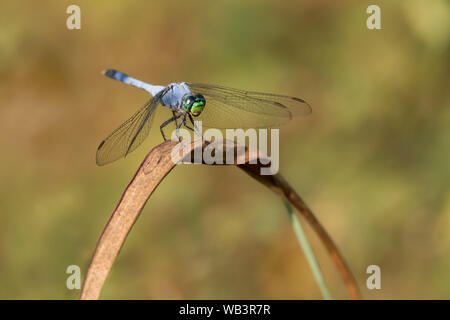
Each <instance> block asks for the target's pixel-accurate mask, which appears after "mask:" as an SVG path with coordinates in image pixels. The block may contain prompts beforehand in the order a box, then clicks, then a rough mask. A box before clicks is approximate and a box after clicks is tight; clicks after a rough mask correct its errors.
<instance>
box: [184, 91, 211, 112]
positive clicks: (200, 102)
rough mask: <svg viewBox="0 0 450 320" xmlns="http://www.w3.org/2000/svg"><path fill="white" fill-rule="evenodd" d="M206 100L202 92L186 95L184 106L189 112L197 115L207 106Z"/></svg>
mask: <svg viewBox="0 0 450 320" xmlns="http://www.w3.org/2000/svg"><path fill="white" fill-rule="evenodd" d="M205 105H206V100H205V97H204V96H202V95H201V94H197V95H195V96H186V97H185V98H184V99H183V104H182V107H183V109H184V110H185V111H186V112H189V113H190V114H192V115H193V116H194V117H197V116H199V115H200V113H202V111H203V109H204V108H205Z"/></svg>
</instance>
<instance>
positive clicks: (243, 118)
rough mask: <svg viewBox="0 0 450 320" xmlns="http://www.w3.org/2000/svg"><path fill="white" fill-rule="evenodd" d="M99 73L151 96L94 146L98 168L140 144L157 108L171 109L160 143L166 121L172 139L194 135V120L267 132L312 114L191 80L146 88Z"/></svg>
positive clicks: (295, 104) (263, 96)
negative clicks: (182, 130) (186, 132)
mask: <svg viewBox="0 0 450 320" xmlns="http://www.w3.org/2000/svg"><path fill="white" fill-rule="evenodd" d="M103 74H104V75H106V76H107V77H109V78H112V79H114V80H118V81H120V82H123V83H126V84H129V85H132V86H134V87H137V88H140V89H143V90H145V91H147V92H148V93H150V95H151V96H152V97H151V98H150V99H149V100H148V101H147V102H146V103H145V105H144V106H143V107H141V109H139V110H138V111H137V112H136V113H135V114H133V115H132V116H131V117H130V118H129V119H128V120H127V121H125V122H124V123H123V124H122V125H121V126H120V127H118V128H117V129H116V130H114V131H113V132H112V133H111V134H110V135H109V136H108V137H106V138H105V139H104V140H103V141H102V142H101V143H100V145H99V147H98V149H97V155H96V162H97V165H99V166H102V165H106V164H108V163H111V162H113V161H116V160H118V159H120V158H122V157H125V156H126V155H128V154H129V153H130V152H132V151H134V150H135V149H136V148H137V147H138V146H139V145H140V144H141V143H142V142H143V141H144V139H145V138H146V137H147V136H148V134H149V132H150V128H151V126H152V121H153V118H154V117H155V110H156V109H157V107H158V106H159V105H162V106H164V107H167V108H169V109H170V110H171V111H172V117H171V118H170V119H167V120H166V121H164V122H163V123H162V124H161V125H160V131H161V135H162V137H163V139H164V140H167V139H166V135H165V134H164V130H163V129H164V127H166V126H167V125H169V124H170V123H175V126H176V136H177V137H179V129H180V127H181V126H184V127H186V128H187V129H189V130H191V131H194V132H197V131H198V128H197V126H196V124H195V121H194V118H195V119H196V120H201V121H202V126H204V127H209V128H217V129H237V128H242V129H248V128H270V127H275V126H279V125H282V124H285V123H287V122H288V121H290V120H291V119H292V118H294V117H297V116H305V115H308V114H310V113H311V111H312V110H311V106H310V105H309V104H308V103H307V102H306V101H305V100H303V99H300V98H295V97H290V96H284V95H279V94H271V93H261V92H253V91H245V90H239V89H233V88H228V87H223V86H216V85H210V84H201V83H191V82H179V83H170V84H168V85H166V86H160V85H151V84H148V83H146V82H143V81H141V80H138V79H135V78H133V77H130V76H128V75H126V74H125V73H122V72H120V71H117V70H114V69H108V70H105V71H103ZM200 135H201V133H200Z"/></svg>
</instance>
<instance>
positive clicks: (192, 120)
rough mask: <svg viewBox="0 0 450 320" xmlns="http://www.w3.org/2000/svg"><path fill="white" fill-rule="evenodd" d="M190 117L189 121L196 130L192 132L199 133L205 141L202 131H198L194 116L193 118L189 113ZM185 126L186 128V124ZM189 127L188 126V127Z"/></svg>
mask: <svg viewBox="0 0 450 320" xmlns="http://www.w3.org/2000/svg"><path fill="white" fill-rule="evenodd" d="M188 116H189V120H190V121H191V123H192V125H193V126H194V129H195V130H192V129H191V130H192V131H194V132H196V131H197V134H198V135H199V136H200V137H202V140H205V138H203V134H202V133H201V132H200V130H199V129H198V127H197V126H196V125H195V122H194V119H192V116H191V114H190V113H188ZM185 126H186V124H185ZM186 127H187V126H186Z"/></svg>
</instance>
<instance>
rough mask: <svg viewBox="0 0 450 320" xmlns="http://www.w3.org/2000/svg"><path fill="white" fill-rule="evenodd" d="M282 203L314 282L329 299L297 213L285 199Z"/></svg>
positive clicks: (329, 297)
mask: <svg viewBox="0 0 450 320" xmlns="http://www.w3.org/2000/svg"><path fill="white" fill-rule="evenodd" d="M284 205H285V206H286V209H287V211H288V213H289V217H290V218H291V221H292V226H293V228H294V232H295V236H296V237H297V240H298V243H299V244H300V247H301V248H302V250H303V252H304V253H305V256H306V260H308V263H309V266H310V267H311V270H312V272H313V275H314V278H315V279H316V282H317V284H318V285H319V288H320V291H321V292H322V296H323V298H324V299H326V300H330V299H331V295H330V292H329V291H328V288H327V285H326V284H325V279H324V278H323V275H322V271H321V270H320V266H319V263H318V262H317V259H316V257H315V255H314V252H313V250H312V248H311V245H310V244H309V241H308V238H307V237H306V234H305V233H304V231H303V228H302V225H301V223H300V220H299V219H298V218H297V215H295V213H294V211H293V210H292V207H291V205H290V204H289V203H288V202H286V201H285V202H284Z"/></svg>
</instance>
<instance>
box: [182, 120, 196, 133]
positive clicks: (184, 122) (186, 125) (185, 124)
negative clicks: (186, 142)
mask: <svg viewBox="0 0 450 320" xmlns="http://www.w3.org/2000/svg"><path fill="white" fill-rule="evenodd" d="M183 124H184V126H185V127H186V128H188V129H189V130H192V131H194V132H195V130H194V129H192V128H191V127H189V126H188V124H187V123H186V117H184V118H183Z"/></svg>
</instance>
